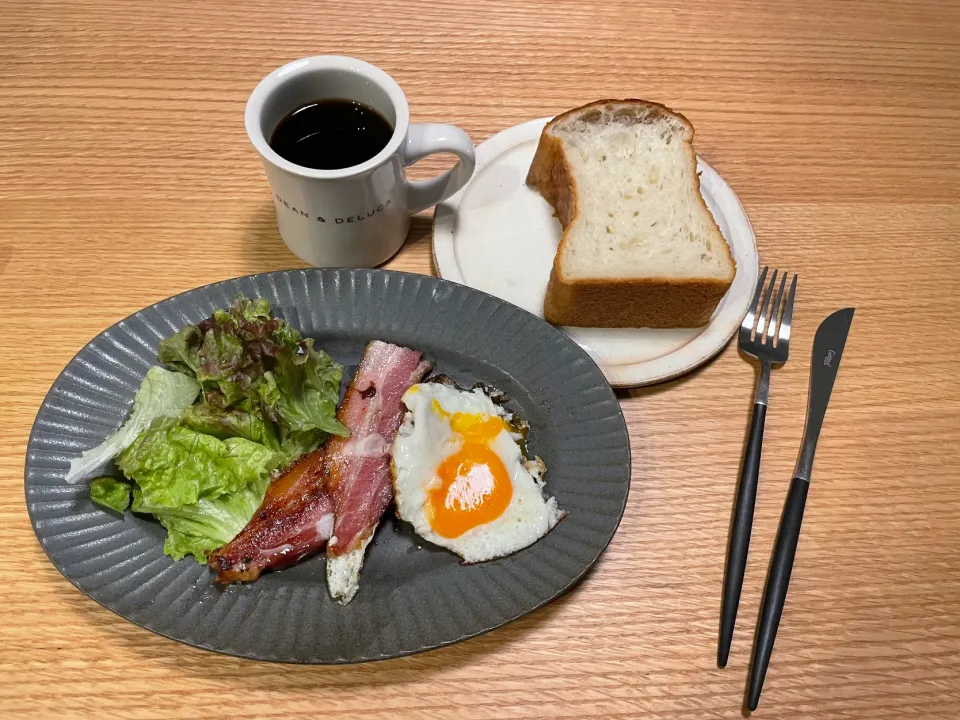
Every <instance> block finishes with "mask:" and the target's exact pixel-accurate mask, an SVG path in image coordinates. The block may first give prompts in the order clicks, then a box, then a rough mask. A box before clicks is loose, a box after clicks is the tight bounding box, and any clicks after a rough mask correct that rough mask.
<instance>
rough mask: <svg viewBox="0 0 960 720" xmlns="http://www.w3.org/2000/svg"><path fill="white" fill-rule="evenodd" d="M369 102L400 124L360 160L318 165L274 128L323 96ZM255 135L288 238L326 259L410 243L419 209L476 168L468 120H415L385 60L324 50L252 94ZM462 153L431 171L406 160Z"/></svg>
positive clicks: (358, 260) (386, 254) (366, 262)
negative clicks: (292, 155) (279, 143)
mask: <svg viewBox="0 0 960 720" xmlns="http://www.w3.org/2000/svg"><path fill="white" fill-rule="evenodd" d="M327 99H343V100H353V101H356V102H359V103H362V104H364V105H366V106H368V107H370V108H372V109H374V110H376V111H377V112H378V113H380V115H382V116H383V117H384V118H385V119H386V120H387V121H388V122H389V123H390V125H391V127H393V135H392V136H391V137H390V140H389V142H388V143H387V145H386V147H384V148H383V150H381V151H380V152H379V153H377V154H376V155H375V156H373V157H372V158H370V159H369V160H367V161H366V162H363V163H361V164H359V165H354V166H352V167H348V168H343V169H340V170H316V169H313V168H308V167H303V166H301V165H297V164H295V163H292V162H290V161H289V160H286V159H285V158H283V157H281V156H280V155H279V154H278V153H277V152H276V151H274V150H273V148H271V147H270V142H269V139H270V135H271V134H272V133H273V131H274V130H275V129H276V127H277V125H279V123H280V121H281V120H282V119H283V118H285V117H286V116H287V115H288V114H289V113H291V112H292V111H293V110H296V109H297V108H299V107H302V106H303V105H306V104H308V103H311V102H316V101H318V100H327ZM244 123H245V125H246V130H247V135H249V137H250V141H251V142H252V143H253V146H254V147H255V148H256V149H257V152H259V153H260V157H261V158H262V159H263V166H264V168H265V170H266V173H267V179H268V180H269V181H270V187H271V190H272V191H273V202H274V205H275V206H276V210H277V225H278V226H279V229H280V235H281V237H282V238H283V241H284V242H285V243H286V244H287V247H289V248H290V250H292V251H293V253H294V254H295V255H296V256H297V257H299V258H300V259H301V260H304V261H305V262H308V263H310V264H311V265H316V266H320V267H373V266H375V265H379V264H381V263H383V262H385V261H386V260H388V259H389V258H390V257H391V256H393V255H394V254H395V253H396V252H397V251H398V250H399V249H400V247H401V245H403V242H404V240H405V239H406V236H407V232H408V230H409V228H410V215H412V214H414V213H417V212H420V211H421V210H425V209H427V208H429V207H432V206H433V205H436V204H437V203H439V202H443V201H444V200H446V199H447V198H448V197H450V196H451V195H453V194H454V193H455V192H457V191H458V190H459V189H460V188H462V187H463V186H464V185H465V184H466V182H467V181H468V180H469V179H470V176H471V175H472V174H473V169H474V165H475V158H474V151H473V143H472V142H471V140H470V138H469V137H468V136H467V134H466V133H465V132H463V130H461V129H460V128H457V127H454V126H453V125H444V124H438V123H425V124H419V123H418V124H414V125H411V124H410V108H409V106H408V105H407V98H406V96H405V95H404V94H403V91H402V90H401V89H400V86H399V85H398V84H397V82H396V81H395V80H394V79H393V78H392V77H390V76H389V75H387V73H385V72H384V71H383V70H381V69H380V68H378V67H375V66H373V65H371V64H369V63H366V62H363V61H362V60H356V59H354V58H349V57H342V56H338V55H318V56H314V57H308V58H303V59H301V60H294V61H293V62H291V63H288V64H286V65H284V66H283V67H281V68H278V69H276V70H274V71H273V72H272V73H270V74H269V75H267V76H266V77H265V78H264V79H263V80H262V81H261V82H260V84H259V85H257V87H256V89H254V91H253V93H252V94H251V95H250V99H249V100H248V101H247V107H246V111H245V114H244ZM439 152H449V153H454V154H455V155H457V157H459V158H460V161H459V162H458V163H457V164H456V165H455V166H454V167H453V168H451V169H450V170H448V171H447V172H445V173H443V174H442V175H439V176H438V177H435V178H433V179H431V180H422V181H413V180H407V178H406V176H405V174H404V167H406V166H408V165H412V164H413V163H415V162H416V161H417V160H419V159H421V158H423V157H426V156H427V155H432V154H433V153H439Z"/></svg>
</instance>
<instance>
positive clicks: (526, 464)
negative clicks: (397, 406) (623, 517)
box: [391, 382, 566, 563]
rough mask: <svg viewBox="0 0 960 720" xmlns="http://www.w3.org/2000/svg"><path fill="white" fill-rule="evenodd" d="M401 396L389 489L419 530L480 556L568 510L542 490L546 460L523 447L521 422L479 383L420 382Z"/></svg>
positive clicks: (492, 554)
mask: <svg viewBox="0 0 960 720" xmlns="http://www.w3.org/2000/svg"><path fill="white" fill-rule="evenodd" d="M403 403H404V405H405V406H406V408H407V413H406V415H405V417H404V421H403V425H402V426H401V428H400V431H399V432H398V433H397V436H396V437H395V438H394V441H393V445H392V448H391V454H392V456H393V460H392V472H393V489H394V496H395V500H396V506H397V515H398V516H399V517H400V519H402V520H405V521H407V522H409V523H410V524H411V525H413V528H414V530H416V532H417V534H418V535H420V536H421V537H422V538H424V539H425V540H428V541H429V542H431V543H433V544H435V545H439V546H441V547H445V548H447V549H449V550H452V551H453V552H455V553H456V554H457V555H459V556H460V557H462V558H463V560H464V561H465V562H468V563H474V562H481V561H483V560H492V559H494V558H499V557H504V556H506V555H509V554H511V553H513V552H516V551H517V550H520V549H522V548H525V547H527V546H528V545H531V544H533V543H534V542H536V541H537V540H538V539H540V538H541V537H543V536H544V535H546V534H547V533H548V532H549V531H550V530H551V529H552V528H553V526H554V525H556V524H557V522H559V520H560V519H561V518H562V517H563V516H564V515H565V514H566V513H565V512H564V511H562V510H561V509H560V508H559V507H558V506H557V501H556V499H555V498H552V497H546V496H545V495H544V482H543V479H542V476H543V474H544V472H545V471H546V467H545V466H544V464H543V461H542V460H540V458H534V459H533V460H529V459H527V458H526V457H525V456H524V454H523V452H522V451H521V446H520V443H521V442H523V440H524V435H525V425H524V424H522V423H521V422H520V421H518V420H517V419H516V417H515V416H513V415H512V414H511V413H509V412H507V411H506V410H505V409H504V408H503V407H501V406H500V405H499V404H497V403H496V402H494V401H493V400H492V399H491V397H490V396H489V395H488V394H487V393H486V392H484V390H483V389H482V388H476V389H474V390H470V391H468V390H461V389H459V388H457V387H455V386H453V385H452V384H443V383H441V382H427V383H420V384H418V385H414V386H413V387H411V388H410V389H409V390H407V392H406V393H405V394H404V395H403Z"/></svg>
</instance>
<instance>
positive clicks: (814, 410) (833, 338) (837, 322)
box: [793, 308, 854, 482]
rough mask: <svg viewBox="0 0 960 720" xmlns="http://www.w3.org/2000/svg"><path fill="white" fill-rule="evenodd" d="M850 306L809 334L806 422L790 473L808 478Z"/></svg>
mask: <svg viewBox="0 0 960 720" xmlns="http://www.w3.org/2000/svg"><path fill="white" fill-rule="evenodd" d="M853 312H854V308H844V309H843V310H837V311H836V312H835V313H833V314H831V315H829V316H827V318H826V319H825V320H824V321H823V322H822V323H820V327H818V328H817V334H816V335H815V336H814V338H813V359H812V360H811V362H810V390H809V395H808V396H807V424H806V427H804V429H803V441H802V442H801V443H800V454H799V456H798V457H797V468H796V470H795V471H794V473H793V476H794V477H798V478H801V479H803V480H806V481H807V482H810V473H811V471H812V470H813V455H814V453H815V452H816V450H817V441H818V440H819V439H820V430H821V428H822V427H823V417H824V415H826V413H827V403H829V402H830V394H831V393H832V392H833V383H834V381H835V380H836V379H837V371H838V370H839V369H840V358H841V357H843V348H844V346H845V345H846V344H847V335H848V334H849V333H850V324H851V323H852V322H853Z"/></svg>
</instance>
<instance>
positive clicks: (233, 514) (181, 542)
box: [132, 475, 270, 564]
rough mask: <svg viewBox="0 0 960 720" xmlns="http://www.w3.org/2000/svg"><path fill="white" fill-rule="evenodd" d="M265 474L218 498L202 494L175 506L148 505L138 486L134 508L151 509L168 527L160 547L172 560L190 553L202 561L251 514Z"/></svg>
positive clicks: (262, 490)
mask: <svg viewBox="0 0 960 720" xmlns="http://www.w3.org/2000/svg"><path fill="white" fill-rule="evenodd" d="M269 483H270V477H269V475H265V476H263V477H261V478H259V479H257V480H256V481H254V482H253V483H252V484H251V485H249V486H248V487H246V488H244V489H243V490H240V491H238V492H234V493H230V494H228V495H221V496H220V497H217V498H212V499H211V498H201V499H200V500H199V501H198V502H196V503H194V504H191V505H184V506H181V507H178V508H169V507H163V506H156V505H149V504H147V503H146V502H144V499H143V493H142V492H141V491H140V489H139V488H138V489H136V490H134V491H133V508H132V509H133V511H134V512H137V513H150V514H152V515H154V516H156V518H157V519H158V520H159V521H160V523H161V524H162V525H163V526H164V527H165V528H166V529H167V539H166V540H165V541H164V543H163V551H164V552H165V553H166V554H167V555H169V556H170V557H172V558H173V559H174V560H181V559H182V558H184V557H186V556H187V555H193V556H194V558H195V559H196V561H197V562H199V563H201V564H203V563H206V561H207V555H209V554H210V553H211V552H212V551H214V550H216V549H217V548H218V547H222V546H223V545H226V544H227V543H228V542H230V541H231V540H233V538H234V537H236V535H237V533H239V532H240V531H241V530H242V529H243V528H244V527H245V526H246V524H247V523H248V522H249V521H250V518H251V517H253V513H254V512H256V510H257V508H258V507H259V506H260V503H261V502H262V501H263V495H264V493H265V492H266V489H267V485H269Z"/></svg>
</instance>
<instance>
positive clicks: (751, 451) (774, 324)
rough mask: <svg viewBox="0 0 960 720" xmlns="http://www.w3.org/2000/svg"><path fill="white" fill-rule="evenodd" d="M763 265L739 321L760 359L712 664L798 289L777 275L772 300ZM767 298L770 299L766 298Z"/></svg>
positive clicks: (730, 607) (726, 650) (739, 565)
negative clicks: (773, 374)
mask: <svg viewBox="0 0 960 720" xmlns="http://www.w3.org/2000/svg"><path fill="white" fill-rule="evenodd" d="M768 270H769V268H768V267H764V268H763V272H762V273H761V274H760V280H759V281H758V282H757V289H756V292H755V293H754V295H753V299H752V300H751V301H750V309H749V310H748V311H747V314H746V316H745V317H744V318H743V322H742V323H741V324H740V337H739V343H740V350H741V352H743V353H744V354H745V355H749V356H750V357H753V358H756V360H757V361H759V363H760V374H759V375H758V376H757V390H756V395H755V396H754V400H753V417H752V419H751V421H750V434H749V435H748V436H747V445H746V448H745V449H744V454H743V465H742V467H741V469H740V483H739V485H738V486H737V499H736V504H735V509H734V515H733V527H732V529H731V531H730V547H729V549H728V550H727V567H726V572H725V573H724V576H723V599H722V601H721V608H720V643H719V646H718V648H717V665H718V666H720V667H726V665H727V658H728V657H729V655H730V643H731V642H732V640H733V628H734V625H736V621H737V606H738V605H739V604H740V590H741V589H742V587H743V573H744V570H745V569H746V566H747V551H748V550H749V548H750V529H751V527H752V526H753V508H754V504H755V503H756V500H757V480H758V478H759V475H760V448H761V446H762V445H763V424H764V419H765V418H766V416H767V396H768V395H769V392H770V368H771V367H772V366H774V365H783V364H784V363H785V362H786V361H787V356H788V354H789V351H790V324H791V322H792V319H793V300H794V297H795V296H796V293H797V276H796V275H794V276H793V280H792V281H791V282H790V292H789V293H788V294H787V297H786V301H784V298H783V291H784V288H785V287H786V283H787V273H783V274H782V275H781V276H780V286H779V288H778V289H777V292H776V298H775V299H774V292H773V291H774V288H775V287H776V285H777V274H778V273H779V272H780V271H779V270H777V269H774V271H773V275H772V276H771V277H770V283H769V284H768V285H767V286H766V291H764V285H765V283H766V279H767V271H768ZM771 300H772V302H771Z"/></svg>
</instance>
